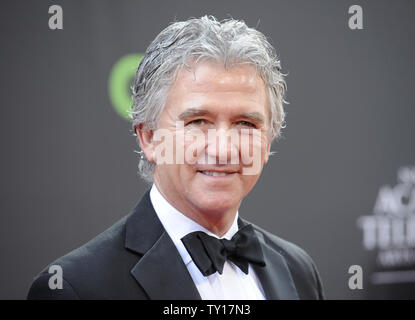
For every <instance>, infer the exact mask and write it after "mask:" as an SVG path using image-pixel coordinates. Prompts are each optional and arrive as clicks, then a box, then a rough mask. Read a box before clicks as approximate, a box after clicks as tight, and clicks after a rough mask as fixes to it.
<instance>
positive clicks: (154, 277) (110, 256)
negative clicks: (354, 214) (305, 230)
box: [28, 192, 324, 300]
mask: <svg viewBox="0 0 415 320" xmlns="http://www.w3.org/2000/svg"><path fill="white" fill-rule="evenodd" d="M238 223H239V225H244V224H246V223H248V222H246V221H245V220H243V219H239V221H238ZM253 226H254V229H255V232H256V234H257V236H258V239H259V241H260V243H261V246H262V249H263V253H264V258H265V263H266V266H265V267H260V266H253V268H254V270H255V272H256V274H257V275H258V278H259V280H260V281H261V284H262V287H263V289H264V292H265V296H266V298H267V299H323V298H324V296H323V288H322V285H321V281H320V277H319V275H318V273H317V270H316V267H315V265H314V263H313V261H312V260H311V258H310V257H309V256H308V254H307V253H306V252H305V251H303V250H302V249H301V248H299V247H297V246H296V245H294V244H292V243H290V242H287V241H285V240H282V239H281V238H278V237H276V236H275V235H272V234H270V233H268V232H266V231H264V230H262V229H260V228H259V227H257V226H255V225H253ZM51 265H59V266H61V267H62V275H63V288H62V289H54V290H52V289H50V288H49V285H48V282H49V278H50V277H51V276H52V275H53V274H49V273H48V270H49V266H48V267H46V268H45V269H44V270H43V271H42V272H41V273H40V274H39V275H38V276H37V277H36V278H35V279H34V281H33V283H32V286H31V288H30V290H29V293H28V299H159V300H162V299H201V298H200V295H199V293H198V291H197V288H196V286H195V284H194V283H193V280H192V278H191V276H190V274H189V273H188V270H187V267H186V266H185V264H184V262H183V260H182V258H181V256H180V254H179V252H178V251H177V249H176V247H175V246H174V244H173V242H172V240H171V239H170V237H169V236H168V234H167V232H166V231H165V230H164V228H163V226H162V224H161V222H160V220H159V219H158V217H157V215H156V213H155V211H154V209H153V206H152V204H151V201H150V196H149V192H147V193H146V194H145V195H144V196H143V197H142V199H141V200H140V202H139V203H138V205H137V206H136V207H135V209H133V211H132V212H131V213H130V214H129V215H127V216H125V217H124V218H122V219H121V220H120V221H118V222H117V223H116V224H114V225H113V226H112V227H110V228H109V229H108V230H106V231H104V232H103V233H101V234H100V235H98V236H97V237H95V238H94V239H92V240H91V241H89V242H88V243H86V244H85V245H83V246H82V247H80V248H78V249H76V250H74V251H72V252H70V253H69V254H67V255H65V256H63V257H61V258H59V259H58V260H56V261H55V262H53V263H52V264H51Z"/></svg>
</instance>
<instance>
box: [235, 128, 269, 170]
mask: <svg viewBox="0 0 415 320" xmlns="http://www.w3.org/2000/svg"><path fill="white" fill-rule="evenodd" d="M266 152H267V139H266V137H264V135H263V134H261V132H260V131H254V132H253V133H252V134H250V135H245V136H244V135H242V136H241V160H242V164H243V175H249V176H252V175H253V176H258V175H259V174H260V173H261V171H262V167H263V165H264V164H265V162H266Z"/></svg>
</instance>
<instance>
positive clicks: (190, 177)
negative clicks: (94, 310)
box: [28, 17, 323, 300]
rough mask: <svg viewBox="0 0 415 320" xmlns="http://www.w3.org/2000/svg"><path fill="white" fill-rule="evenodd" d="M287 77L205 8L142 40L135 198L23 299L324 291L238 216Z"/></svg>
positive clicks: (309, 271) (246, 31) (272, 239)
mask: <svg viewBox="0 0 415 320" xmlns="http://www.w3.org/2000/svg"><path fill="white" fill-rule="evenodd" d="M284 92H285V81H284V77H283V74H282V73H281V71H280V62H279V60H278V59H277V57H276V54H275V52H274V49H273V48H272V46H271V45H270V44H269V43H268V42H267V40H266V38H265V37H264V36H263V35H262V34H261V33H260V32H258V31H256V30H254V29H251V28H248V27H247V26H246V25H245V23H243V22H240V21H236V20H227V21H224V22H222V23H221V22H218V21H216V20H215V19H214V18H213V17H202V18H200V19H190V20H188V21H184V22H176V23H173V24H171V25H170V26H169V27H167V28H166V29H165V30H163V31H162V32H161V33H160V34H159V35H158V36H157V37H156V39H155V40H154V41H153V42H152V43H151V45H150V46H149V48H148V49H147V51H146V54H145V57H144V59H143V61H142V62H141V64H140V66H139V68H138V70H137V75H136V79H135V82H134V86H133V98H134V101H133V104H134V108H133V112H132V118H133V128H134V130H135V133H136V134H137V138H138V141H139V144H140V147H141V151H140V154H141V158H140V162H139V171H140V173H141V175H142V176H143V178H145V179H146V180H147V181H150V182H151V183H153V185H152V188H151V190H150V191H148V192H147V193H146V194H145V195H144V196H143V197H142V199H141V200H140V202H139V203H138V205H137V206H136V208H135V209H134V210H133V211H132V212H131V213H130V214H129V215H128V216H126V217H124V218H123V219H121V220H120V221H119V222H118V223H116V224H115V225H114V226H112V227H111V228H109V229H108V230H107V231H105V232H103V233H102V234H100V235H99V236H98V237H96V238H95V239H93V240H91V241H90V242H89V243H87V244H85V245H84V246H82V247H80V248H78V249H76V250H74V251H73V252H71V253H69V254H68V255H66V256H64V257H62V258H60V259H58V260H57V261H55V262H54V263H53V264H52V265H57V266H60V267H61V268H62V275H63V280H62V281H63V283H62V289H54V290H52V289H50V287H49V279H50V277H51V274H49V273H48V268H46V269H45V270H44V271H43V272H41V273H40V275H39V276H38V277H37V278H36V279H35V281H34V283H33V284H32V287H31V289H30V291H29V294H28V298H29V299H259V300H261V299H322V298H323V289H322V285H321V281H320V278H319V275H318V273H317V270H316V268H315V265H314V263H313V261H312V260H311V258H310V257H309V256H308V255H307V254H306V253H305V252H304V251H303V250H302V249H300V248H299V247H297V246H295V245H294V244H292V243H289V242H287V241H284V240H282V239H280V238H278V237H276V236H274V235H272V234H270V233H268V232H266V231H264V230H263V229H261V228H259V227H257V226H255V225H253V224H251V223H249V222H247V221H245V220H243V219H242V218H240V217H239V212H238V209H239V207H240V205H241V202H242V200H243V198H244V197H245V196H246V195H247V194H248V193H249V192H250V190H251V189H252V188H253V186H254V185H255V183H256V182H257V180H258V178H259V175H260V173H261V171H262V168H263V166H264V164H265V163H267V161H268V155H269V153H270V146H271V142H272V140H273V139H274V138H276V137H277V136H278V135H279V132H280V128H281V126H282V124H283V120H284V111H283V96H284Z"/></svg>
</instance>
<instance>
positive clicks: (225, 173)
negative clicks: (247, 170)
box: [197, 170, 238, 177]
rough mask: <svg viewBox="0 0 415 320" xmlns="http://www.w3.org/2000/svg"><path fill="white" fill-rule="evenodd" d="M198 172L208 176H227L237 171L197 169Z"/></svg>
mask: <svg viewBox="0 0 415 320" xmlns="http://www.w3.org/2000/svg"><path fill="white" fill-rule="evenodd" d="M197 172H198V173H200V174H203V175H205V176H209V177H227V176H231V175H234V174H235V173H238V172H237V171H218V170H197Z"/></svg>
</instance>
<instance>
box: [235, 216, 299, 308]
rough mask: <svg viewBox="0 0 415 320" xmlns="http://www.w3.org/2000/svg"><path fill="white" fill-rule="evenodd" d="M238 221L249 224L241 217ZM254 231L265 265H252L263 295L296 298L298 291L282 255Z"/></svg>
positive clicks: (274, 298) (272, 297)
mask: <svg viewBox="0 0 415 320" xmlns="http://www.w3.org/2000/svg"><path fill="white" fill-rule="evenodd" d="M238 222H239V225H240V227H241V226H244V225H246V224H249V222H247V221H245V220H243V219H239V221H238ZM255 233H256V235H257V237H258V240H259V243H260V244H261V247H262V252H263V254H264V260H265V267H261V266H258V265H252V267H253V269H254V270H255V273H256V275H257V276H258V279H259V281H260V282H261V285H262V288H263V289H264V293H265V297H266V298H267V300H298V299H299V297H298V292H297V289H296V287H295V285H294V281H293V279H292V276H291V272H290V270H289V268H288V265H287V263H286V261H285V259H284V257H283V256H282V255H281V254H280V253H279V252H277V251H275V250H274V249H273V248H271V247H270V246H269V245H268V244H267V243H266V242H265V239H264V235H263V234H262V233H260V232H258V231H257V230H255Z"/></svg>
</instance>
